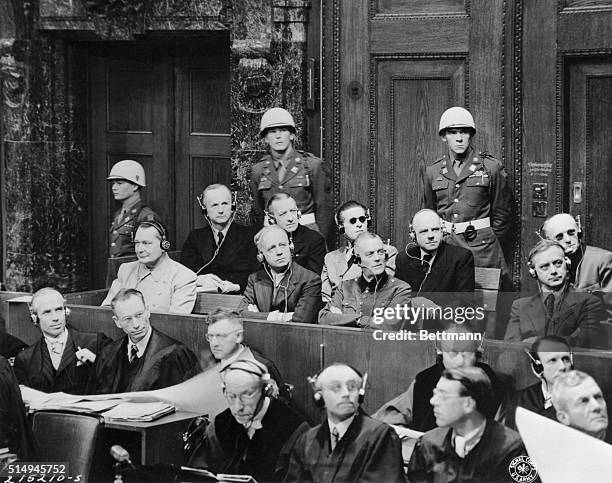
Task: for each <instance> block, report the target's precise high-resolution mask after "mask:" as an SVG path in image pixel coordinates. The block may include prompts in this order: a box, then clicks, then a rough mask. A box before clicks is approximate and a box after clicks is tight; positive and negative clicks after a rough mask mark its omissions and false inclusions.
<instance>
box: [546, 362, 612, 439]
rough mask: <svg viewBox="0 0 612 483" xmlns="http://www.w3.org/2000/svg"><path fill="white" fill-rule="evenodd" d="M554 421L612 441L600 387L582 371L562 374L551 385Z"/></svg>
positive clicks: (604, 401)
mask: <svg viewBox="0 0 612 483" xmlns="http://www.w3.org/2000/svg"><path fill="white" fill-rule="evenodd" d="M552 403H553V406H554V407H555V410H556V412H557V421H559V422H560V423H561V424H564V425H566V426H570V427H572V428H575V429H578V430H579V431H582V432H583V433H586V434H588V435H590V436H593V437H594V438H597V439H600V440H602V441H605V442H606V443H608V444H612V435H611V434H607V432H608V406H607V405H606V400H605V399H604V397H603V393H602V391H601V388H600V387H599V385H598V384H597V382H596V381H595V379H593V378H592V377H591V376H589V375H588V374H587V373H585V372H582V371H568V372H565V373H563V374H561V375H560V376H559V377H558V378H557V379H556V380H555V383H554V385H553V388H552Z"/></svg>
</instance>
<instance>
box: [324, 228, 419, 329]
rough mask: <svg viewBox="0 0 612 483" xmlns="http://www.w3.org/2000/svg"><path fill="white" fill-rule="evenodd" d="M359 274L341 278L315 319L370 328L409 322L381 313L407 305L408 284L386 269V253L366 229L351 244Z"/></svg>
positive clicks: (384, 327) (401, 324)
mask: <svg viewBox="0 0 612 483" xmlns="http://www.w3.org/2000/svg"><path fill="white" fill-rule="evenodd" d="M353 249H354V251H355V257H356V259H357V264H358V265H359V266H360V267H361V275H360V276H359V277H358V278H356V279H353V280H346V281H344V282H342V283H341V284H340V285H339V286H338V287H337V288H336V290H335V291H334V295H333V297H332V300H331V302H329V303H328V304H327V305H326V306H325V307H324V308H323V309H322V310H321V312H320V313H319V323H320V324H329V325H351V324H356V325H358V326H360V327H369V328H372V329H378V328H380V329H388V330H399V329H402V328H403V327H404V325H406V324H409V322H410V321H406V320H404V319H403V318H401V317H399V316H397V314H398V312H397V311H396V312H394V314H395V315H394V317H392V318H388V317H383V316H382V315H381V314H383V313H384V312H385V309H387V308H391V309H396V308H397V307H404V306H408V305H410V285H408V284H407V283H406V282H403V281H401V280H399V279H397V278H395V277H394V276H392V275H389V274H388V273H387V272H386V268H387V260H388V258H389V254H388V253H387V249H386V247H385V245H384V243H383V241H382V239H381V238H380V237H379V236H378V235H376V234H374V233H370V232H365V233H362V234H360V235H359V236H358V237H357V238H356V239H355V244H354V247H353Z"/></svg>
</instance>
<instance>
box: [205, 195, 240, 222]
mask: <svg viewBox="0 0 612 483" xmlns="http://www.w3.org/2000/svg"><path fill="white" fill-rule="evenodd" d="M205 192H206V189H205V190H204V191H202V194H199V195H198V196H196V200H197V201H198V204H199V205H200V209H201V210H202V214H203V215H204V216H205V217H206V218H207V219H208V210H207V209H206V205H205V204H204V193H205ZM230 193H231V194H232V204H231V205H230V207H231V210H232V213H235V212H236V192H235V191H230Z"/></svg>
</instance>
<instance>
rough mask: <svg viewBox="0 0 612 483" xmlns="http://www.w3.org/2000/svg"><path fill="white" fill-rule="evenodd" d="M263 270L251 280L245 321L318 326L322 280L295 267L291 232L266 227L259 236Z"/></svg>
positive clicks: (241, 308)
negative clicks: (258, 320)
mask: <svg viewBox="0 0 612 483" xmlns="http://www.w3.org/2000/svg"><path fill="white" fill-rule="evenodd" d="M255 244H256V245H257V249H258V250H259V253H258V255H257V257H258V259H259V261H260V262H261V263H262V264H263V268H261V269H260V270H258V271H257V272H255V273H252V274H251V275H250V276H249V280H248V283H247V288H246V290H245V291H244V297H243V299H242V301H241V302H240V305H239V307H238V311H239V312H240V313H241V314H242V316H243V317H250V318H260V319H267V320H277V321H284V322H287V321H292V322H303V323H310V324H312V323H315V322H316V317H317V313H318V311H319V306H320V305H321V277H320V276H318V275H315V274H314V273H313V272H311V271H310V270H307V269H305V268H304V267H302V266H300V265H298V264H297V263H293V260H292V253H291V252H292V248H293V247H292V245H291V243H290V242H289V237H288V235H287V232H286V231H285V230H283V229H282V228H280V227H278V226H275V225H273V226H266V227H264V228H262V229H261V230H260V231H259V232H258V233H257V234H256V235H255Z"/></svg>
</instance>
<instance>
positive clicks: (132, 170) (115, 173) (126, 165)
mask: <svg viewBox="0 0 612 483" xmlns="http://www.w3.org/2000/svg"><path fill="white" fill-rule="evenodd" d="M106 179H125V180H127V181H130V182H131V183H134V184H137V185H138V186H142V187H145V186H147V180H146V178H145V172H144V168H143V167H142V165H141V164H140V163H138V162H136V161H134V160H132V159H124V160H123V161H119V162H118V163H116V164H115V165H114V166H113V167H112V169H111V172H110V174H109V175H108V178H106Z"/></svg>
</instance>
